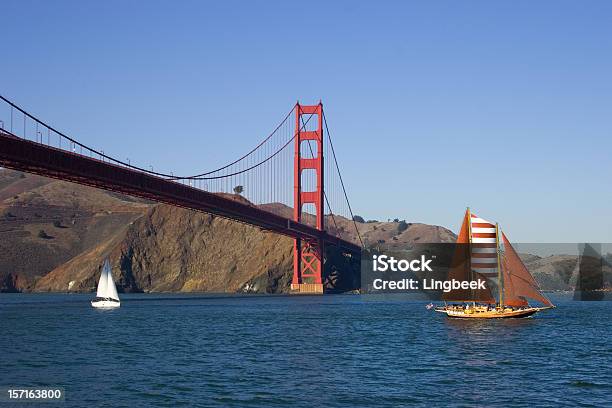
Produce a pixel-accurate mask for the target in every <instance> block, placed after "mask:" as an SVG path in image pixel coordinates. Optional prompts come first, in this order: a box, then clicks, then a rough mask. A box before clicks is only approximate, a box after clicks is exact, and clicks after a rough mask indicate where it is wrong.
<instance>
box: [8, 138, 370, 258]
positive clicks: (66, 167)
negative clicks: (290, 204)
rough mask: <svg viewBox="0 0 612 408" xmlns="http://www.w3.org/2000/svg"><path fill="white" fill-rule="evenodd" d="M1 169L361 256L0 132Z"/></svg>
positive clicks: (289, 223)
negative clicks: (186, 210) (237, 223)
mask: <svg viewBox="0 0 612 408" xmlns="http://www.w3.org/2000/svg"><path fill="white" fill-rule="evenodd" d="M0 165H1V166H4V167H8V168H12V169H15V170H21V171H25V172H28V173H34V174H39V175H41V176H45V177H53V178H57V179H61V180H66V181H71V182H74V183H79V184H84V185H88V186H93V187H97V188H101V189H104V190H110V191H116V192H120V193H125V194H129V195H132V196H137V197H142V198H146V199H149V200H153V201H157V202H162V203H167V204H171V205H176V206H180V207H185V208H189V209H192V210H196V211H202V212H206V213H210V214H214V215H218V216H220V217H225V218H229V219H232V220H236V221H240V222H244V223H246V224H251V225H254V226H257V227H259V228H262V229H264V230H268V231H273V232H276V233H279V234H283V235H286V236H289V237H292V238H302V239H323V240H324V241H325V242H326V243H328V244H332V245H336V246H339V247H341V248H342V249H344V250H346V251H349V252H359V251H360V250H361V249H360V247H359V246H358V245H355V244H353V243H352V242H349V241H345V240H343V239H340V238H337V237H335V236H332V235H330V234H328V233H327V232H325V231H319V230H317V229H316V228H314V227H311V226H309V225H305V224H301V223H298V222H295V221H293V220H290V219H287V218H285V217H281V216H279V215H276V214H273V213H270V212H268V211H264V210H262V209H260V208H257V207H255V206H252V205H248V204H245V203H242V202H239V201H236V200H232V199H230V198H227V197H223V196H221V195H218V194H214V193H209V192H207V191H203V190H200V189H197V188H194V187H190V186H186V185H183V184H180V183H178V182H174V181H169V180H167V179H164V178H161V177H157V176H153V175H150V174H147V173H143V172H140V171H136V170H133V169H130V168H126V167H121V166H118V165H115V164H112V163H107V162H104V161H101V160H98V159H95V158H91V157H87V156H83V155H80V154H77V153H71V152H68V151H65V150H61V149H57V148H54V147H49V146H46V145H44V144H40V143H36V142H33V141H29V140H24V139H21V138H18V137H15V136H13V135H11V134H10V133H7V132H3V131H0Z"/></svg>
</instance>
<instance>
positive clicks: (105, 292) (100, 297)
mask: <svg viewBox="0 0 612 408" xmlns="http://www.w3.org/2000/svg"><path fill="white" fill-rule="evenodd" d="M91 305H92V306H93V307H97V308H104V309H108V308H114V307H119V306H120V305H121V303H120V302H119V294H118V293H117V287H116V286H115V282H114V281H113V275H112V273H111V266H110V263H109V262H108V259H107V260H105V261H104V267H103V268H102V273H101V274H100V281H99V282H98V291H97V292H96V298H95V299H94V300H92V301H91Z"/></svg>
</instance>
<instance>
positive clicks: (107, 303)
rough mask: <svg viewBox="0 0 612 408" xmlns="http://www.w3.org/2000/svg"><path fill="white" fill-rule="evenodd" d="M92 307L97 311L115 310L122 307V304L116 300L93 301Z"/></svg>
mask: <svg viewBox="0 0 612 408" xmlns="http://www.w3.org/2000/svg"><path fill="white" fill-rule="evenodd" d="M91 306H92V307H95V308H97V309H114V308H117V307H120V306H121V303H120V302H119V301H115V300H92V301H91Z"/></svg>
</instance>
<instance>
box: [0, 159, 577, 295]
mask: <svg viewBox="0 0 612 408" xmlns="http://www.w3.org/2000/svg"><path fill="white" fill-rule="evenodd" d="M232 198H234V199H239V200H240V199H242V200H244V199H243V198H242V197H240V196H232ZM266 206H267V207H271V208H270V209H273V210H274V211H275V212H277V213H282V214H284V213H286V215H287V216H291V213H292V210H291V209H290V208H289V207H286V206H283V205H281V204H268V205H265V206H264V207H266ZM304 218H305V220H306V222H309V221H314V220H313V219H312V218H313V217H312V216H310V215H305V216H304ZM327 218H328V219H326V223H327V225H328V227H329V228H330V229H331V230H334V229H335V230H336V231H339V232H342V233H343V234H342V235H343V237H344V238H346V239H352V240H354V241H357V236H356V235H355V233H354V224H353V222H352V221H351V220H347V219H345V218H342V217H335V219H334V220H331V219H329V217H327ZM356 225H357V227H358V228H359V231H360V233H361V236H362V238H363V241H364V242H365V243H366V245H368V246H378V247H381V248H385V249H402V248H404V247H406V246H407V245H410V244H414V243H423V242H454V240H455V235H454V234H453V233H452V232H451V231H449V230H448V229H446V228H443V227H439V226H432V225H426V224H413V223H404V222H402V223H399V222H368V223H359V222H358V223H357V224H356ZM292 249H293V241H292V240H291V239H289V238H287V237H283V236H280V235H277V234H273V233H269V232H265V231H261V230H259V229H258V228H255V227H252V226H248V225H245V224H241V223H237V222H234V221H230V220H225V219H221V218H218V217H214V216H211V215H208V214H203V213H197V212H194V211H190V210H185V209H181V208H176V207H171V206H167V205H161V204H154V203H151V202H146V201H143V200H139V199H134V198H132V197H128V196H122V195H118V194H114V193H109V192H105V191H101V190H97V189H93V188H89V187H84V186H79V185H76V184H72V183H66V182H61V181H57V180H52V179H47V178H44V177H38V176H32V175H27V174H23V173H19V172H14V171H9V170H2V169H0V292H2V291H4V292H6V291H62V292H64V291H79V292H90V291H94V290H95V288H96V285H97V280H98V277H99V274H100V269H101V265H102V263H103V261H104V259H105V258H109V259H110V261H111V264H112V266H113V275H114V278H115V281H116V283H117V286H118V288H119V290H120V291H124V292H130V291H137V292H140V291H153V292H158V291H204V292H206V291H209V292H260V293H282V292H287V291H288V290H289V285H290V280H291V274H292V269H293V252H292ZM327 259H328V264H327V266H326V270H327V272H328V274H327V275H326V277H325V279H326V280H325V285H326V288H327V289H328V290H336V291H343V290H350V289H354V288H356V287H358V286H359V274H358V272H356V271H358V267H356V265H355V262H354V260H350V259H347V258H346V257H342V256H341V255H340V254H338V253H333V248H328V250H327ZM576 260H577V259H576V257H572V256H564V255H559V256H554V257H548V258H539V257H535V256H531V257H528V258H526V259H525V262H526V264H527V266H528V268H529V269H530V270H531V271H532V273H534V275H535V277H536V279H537V280H538V281H539V282H540V284H541V286H542V288H544V289H569V288H570V287H572V285H573V281H575V277H574V275H575V274H576V268H575V265H576Z"/></svg>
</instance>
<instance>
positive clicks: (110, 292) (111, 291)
mask: <svg viewBox="0 0 612 408" xmlns="http://www.w3.org/2000/svg"><path fill="white" fill-rule="evenodd" d="M106 262H107V264H108V261H106ZM107 277H108V283H107V288H106V293H107V295H106V297H109V298H111V299H115V300H119V294H118V293H117V287H116V286H115V282H114V281H113V274H112V273H111V267H110V265H109V266H108V272H107Z"/></svg>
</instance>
